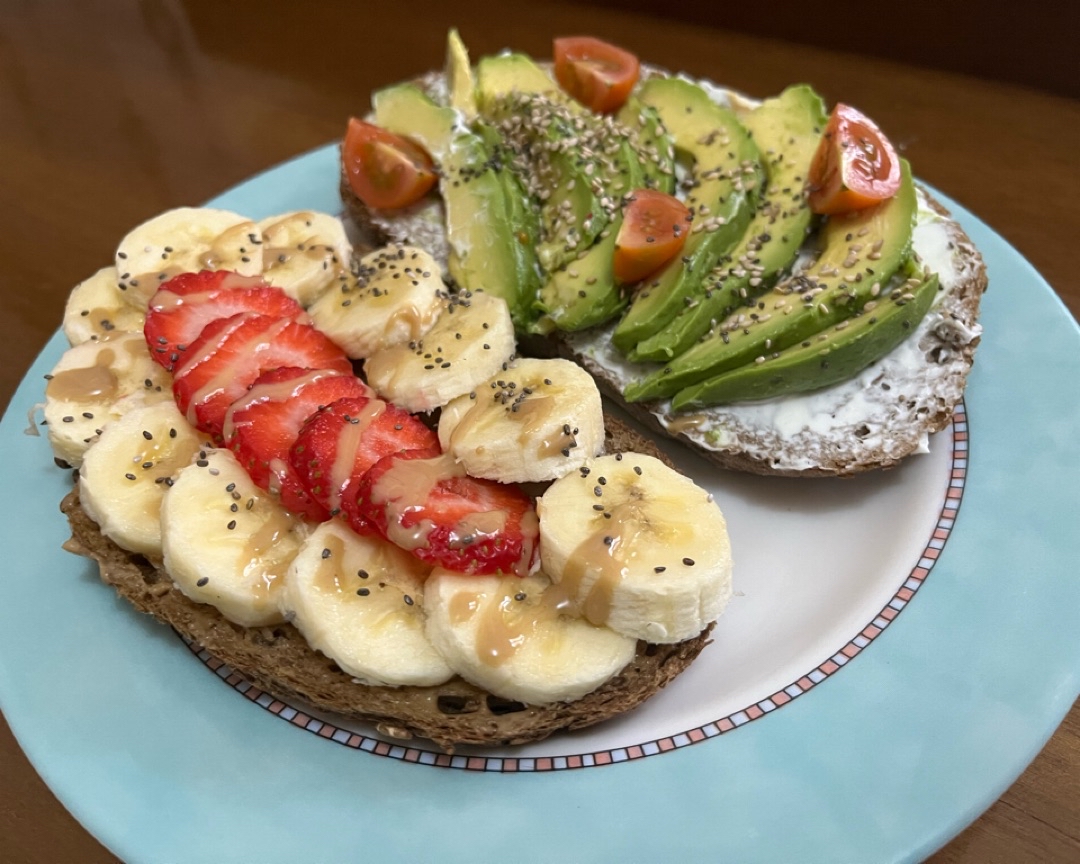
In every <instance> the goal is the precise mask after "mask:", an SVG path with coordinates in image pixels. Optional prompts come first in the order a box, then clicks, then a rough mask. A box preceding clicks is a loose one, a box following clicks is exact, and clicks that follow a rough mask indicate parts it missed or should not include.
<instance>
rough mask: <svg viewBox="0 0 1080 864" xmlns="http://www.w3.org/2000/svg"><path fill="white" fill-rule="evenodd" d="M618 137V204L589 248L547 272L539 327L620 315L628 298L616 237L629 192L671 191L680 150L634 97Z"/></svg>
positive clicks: (584, 325)
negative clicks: (617, 270)
mask: <svg viewBox="0 0 1080 864" xmlns="http://www.w3.org/2000/svg"><path fill="white" fill-rule="evenodd" d="M616 130H617V132H618V134H617V135H615V136H614V137H615V139H616V140H619V141H620V147H619V151H618V154H617V156H616V158H615V160H614V170H613V171H612V172H610V174H609V179H608V181H607V186H606V195H607V197H608V199H609V201H611V202H612V203H614V204H615V205H616V211H615V213H614V214H613V216H612V218H611V221H610V222H609V223H608V225H607V226H606V227H605V228H604V229H603V231H601V232H600V237H599V240H598V241H597V243H596V244H595V245H594V246H593V247H592V248H591V249H589V250H588V251H587V252H586V253H585V254H583V255H579V256H578V257H577V258H576V259H575V260H573V261H570V262H568V263H567V264H566V265H564V266H563V267H561V268H559V269H558V270H555V271H554V272H551V273H549V274H548V279H547V282H545V283H544V285H543V286H542V287H541V289H540V296H539V300H538V304H537V305H538V308H539V311H540V312H541V313H543V315H542V317H541V318H540V321H539V322H538V323H539V324H540V325H541V326H540V332H543V330H544V329H550V328H551V327H556V328H558V329H559V330H564V331H577V330H585V329H588V328H589V327H594V326H596V325H598V324H603V323H604V322H605V321H608V320H610V319H612V318H614V317H615V316H616V315H618V314H619V313H620V312H621V311H622V310H623V309H624V308H626V305H627V303H628V298H627V296H626V294H625V293H624V292H623V291H622V290H621V289H620V288H619V286H618V284H617V283H616V281H615V274H614V271H613V264H614V258H615V241H616V239H617V237H618V233H619V227H620V226H621V225H622V209H623V206H624V203H625V198H626V196H627V195H629V194H630V193H631V192H632V191H633V190H635V189H641V188H655V189H660V190H661V191H664V192H669V193H670V192H671V190H672V189H673V188H674V182H675V152H674V147H673V144H672V141H671V139H670V138H669V137H668V135H667V133H666V131H665V130H664V127H663V125H662V124H661V122H660V117H659V115H658V114H657V112H656V111H655V110H654V109H653V108H650V107H649V106H647V105H643V104H642V103H640V102H639V101H638V100H637V99H635V98H633V97H631V98H630V99H629V100H628V101H627V103H626V104H625V105H624V106H623V107H622V109H621V110H620V111H619V113H618V115H617V116H616Z"/></svg>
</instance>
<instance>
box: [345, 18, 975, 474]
mask: <svg viewBox="0 0 1080 864" xmlns="http://www.w3.org/2000/svg"><path fill="white" fill-rule="evenodd" d="M553 47H554V51H553V54H554V62H553V63H538V62H536V61H534V60H532V59H531V58H529V57H526V56H524V55H522V54H516V53H512V52H504V53H502V54H499V55H497V56H489V57H483V58H481V59H480V60H478V61H477V62H476V63H475V64H473V63H472V62H471V61H470V59H469V56H468V53H467V51H466V49H465V46H464V44H463V43H462V42H461V40H460V38H459V37H458V36H457V34H456V33H455V32H451V33H450V37H449V40H448V48H447V60H446V65H445V67H444V69H443V70H442V71H440V72H432V73H428V74H426V75H424V76H421V77H419V78H417V79H416V80H414V81H411V82H405V83H402V84H396V85H393V86H390V87H387V88H385V89H383V90H380V91H378V92H376V93H375V94H374V95H373V97H372V111H371V113H370V115H369V116H368V117H367V118H366V119H364V120H359V119H354V120H352V121H351V122H350V125H349V128H348V131H347V134H346V136H345V139H344V143H343V147H342V173H341V194H342V198H343V201H344V203H345V206H346V210H347V212H348V213H349V215H350V217H351V218H352V220H353V222H354V223H355V224H356V225H357V226H359V227H360V229H361V230H362V231H364V232H365V233H366V235H367V236H369V237H373V238H375V239H376V240H377V241H379V242H385V241H386V240H390V239H393V240H397V241H403V242H415V243H419V244H420V245H423V246H424V247H425V248H427V249H428V250H429V251H430V252H432V253H433V254H434V255H435V256H436V258H437V259H438V260H440V261H441V262H444V263H445V264H446V266H447V268H448V271H449V273H450V274H451V275H452V276H453V278H454V280H455V282H456V283H457V284H458V285H459V286H462V287H464V288H471V289H477V288H483V289H484V290H487V291H489V292H491V293H497V294H500V295H501V296H504V297H505V298H506V299H507V301H508V303H509V305H510V307H511V310H512V312H513V315H514V321H515V324H516V326H517V328H518V331H519V336H520V338H521V339H522V344H523V345H524V346H525V348H526V350H527V351H530V352H533V353H554V352H557V353H560V354H562V355H563V356H568V357H572V358H574V359H576V360H577V361H579V362H580V363H581V364H582V366H583V367H584V368H586V369H587V370H588V371H589V372H590V373H591V374H592V375H593V376H594V378H595V379H596V380H597V381H598V383H599V384H600V386H601V387H602V389H603V390H604V392H605V395H608V396H610V397H612V398H613V399H614V400H615V401H617V402H619V403H621V404H622V405H623V406H624V407H626V408H627V409H628V410H629V411H630V412H631V413H632V414H633V415H634V416H636V417H638V418H639V419H641V420H642V421H643V422H645V423H647V424H649V425H651V426H652V427H653V428H654V429H656V430H657V431H658V432H661V433H663V434H666V435H670V436H672V437H674V438H676V439H677V440H679V441H680V442H682V443H685V444H688V445H690V446H691V447H693V448H694V449H696V450H697V451H698V452H699V453H701V454H702V455H704V456H705V457H706V458H709V459H711V460H712V461H714V462H716V463H718V464H720V465H721V466H723V467H727V468H734V469H738V470H744V471H750V472H754V473H759V474H781V475H787V476H796V477H806V476H822V475H826V476H827V475H842V476H845V475H850V474H855V473H858V472H862V471H866V470H870V469H873V468H881V467H891V466H893V465H895V464H897V463H898V462H899V461H900V460H901V459H903V458H905V457H906V456H908V455H910V454H913V453H920V452H926V450H927V447H928V442H929V436H930V434H932V433H933V432H936V431H939V430H940V429H942V428H943V427H944V426H945V425H947V424H948V422H949V421H950V419H951V417H952V413H953V408H954V406H955V405H956V404H957V402H959V400H960V399H961V398H962V395H963V391H964V386H965V382H966V377H967V374H968V371H969V370H970V368H971V364H972V362H973V359H974V352H975V348H976V346H977V344H978V341H979V338H980V334H981V328H980V326H979V324H978V320H977V319H978V311H979V302H980V298H981V295H982V293H983V291H984V290H985V288H986V285H987V282H986V272H985V268H984V266H983V263H982V259H981V257H980V256H979V253H978V251H977V250H976V249H975V247H974V246H973V244H972V243H971V241H970V239H969V238H968V237H967V236H966V235H965V234H964V232H963V230H962V229H961V228H960V226H959V225H958V224H957V223H956V222H955V221H954V220H952V219H951V218H950V217H949V215H948V213H947V212H946V211H945V210H944V208H943V207H942V206H941V205H940V204H939V203H938V202H936V201H935V200H934V198H933V197H932V196H931V195H930V193H929V192H928V191H927V190H926V189H924V188H922V187H920V186H919V185H918V184H916V183H915V181H914V179H913V177H912V173H911V170H910V166H909V165H908V164H907V162H906V161H905V160H903V159H901V158H900V157H899V156H898V154H897V153H896V150H895V149H894V148H893V146H892V144H891V143H890V141H889V139H888V137H887V136H886V135H885V134H884V133H883V132H882V131H881V130H880V129H879V128H878V127H877V126H876V125H875V124H874V123H873V121H872V120H870V119H869V118H868V117H866V116H865V115H863V114H862V113H860V112H859V111H857V110H856V109H854V108H852V107H850V106H848V105H844V104H842V103H841V104H837V105H836V106H835V107H834V108H833V110H832V111H831V112H829V113H826V110H825V106H824V104H823V103H822V100H821V98H820V97H819V96H818V95H817V94H816V93H815V92H814V91H813V90H812V89H811V88H810V87H808V86H806V85H798V86H793V87H789V88H787V89H786V90H785V91H784V92H783V93H781V94H779V95H778V96H775V97H773V98H769V99H765V100H764V101H761V102H757V101H753V100H749V99H747V98H746V97H744V96H742V95H740V94H737V93H733V92H731V91H728V90H724V89H722V88H720V87H716V86H714V85H712V84H708V83H706V82H695V81H691V80H689V79H688V78H686V77H685V76H682V75H670V74H667V73H665V72H663V71H661V70H659V69H656V68H653V67H648V66H644V67H643V66H642V65H641V64H640V63H639V61H638V59H637V58H636V57H635V56H633V55H632V54H630V53H629V52H627V51H625V50H623V49H621V48H618V47H617V46H613V45H610V44H607V43H604V42H601V41H600V40H597V39H593V38H589V37H574V38H566V39H557V40H555V43H554V46H553Z"/></svg>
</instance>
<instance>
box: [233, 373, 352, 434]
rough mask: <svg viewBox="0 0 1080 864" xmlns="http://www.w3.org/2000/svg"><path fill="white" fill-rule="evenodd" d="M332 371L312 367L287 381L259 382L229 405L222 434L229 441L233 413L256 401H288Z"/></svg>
mask: <svg viewBox="0 0 1080 864" xmlns="http://www.w3.org/2000/svg"><path fill="white" fill-rule="evenodd" d="M330 374H337V373H331V372H329V371H328V370H326V369H312V370H310V371H309V372H308V373H307V374H305V375H300V376H298V377H296V378H289V379H287V380H285V381H273V382H268V383H263V384H258V385H257V386H255V387H252V388H251V389H250V390H248V391H247V393H245V394H244V395H243V396H241V397H240V398H239V399H237V400H236V401H235V402H233V403H232V404H231V405H230V406H229V410H228V411H226V412H225V420H224V422H223V423H222V435H223V436H224V438H225V440H226V441H228V440H229V438H230V437H232V433H233V431H234V427H233V414H234V412H236V411H241V410H243V409H244V408H248V407H250V406H251V405H254V404H255V403H256V402H286V401H288V400H289V399H290V398H292V397H293V396H295V395H296V391H297V390H299V389H300V388H301V387H305V386H307V385H308V384H310V383H312V382H313V381H318V380H319V379H320V378H324V377H326V376H327V375H330Z"/></svg>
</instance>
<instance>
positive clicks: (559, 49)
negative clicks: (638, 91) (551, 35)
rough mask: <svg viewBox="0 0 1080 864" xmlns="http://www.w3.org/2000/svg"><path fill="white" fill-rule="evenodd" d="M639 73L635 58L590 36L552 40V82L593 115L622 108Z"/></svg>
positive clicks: (639, 66)
mask: <svg viewBox="0 0 1080 864" xmlns="http://www.w3.org/2000/svg"><path fill="white" fill-rule="evenodd" d="M640 70H641V64H640V63H639V62H638V58H637V57H635V56H634V55H633V54H631V53H630V52H629V51H624V50H623V49H622V48H618V47H616V46H615V45H611V44H609V43H607V42H604V41H602V40H600V39H596V38H594V37H592V36H564V37H562V38H560V39H556V40H555V80H556V81H558V82H559V86H561V87H562V88H563V90H565V91H566V92H567V93H569V94H570V95H571V96H573V97H574V99H576V100H577V101H578V102H580V103H581V104H582V105H584V106H585V107H586V108H589V109H591V110H593V111H595V112H596V113H597V114H610V113H611V112H613V111H617V110H618V109H619V108H621V107H622V105H623V103H624V102H625V101H626V97H628V96H629V95H630V91H631V90H632V89H633V88H634V85H635V84H636V83H637V80H638V74H639V72H640Z"/></svg>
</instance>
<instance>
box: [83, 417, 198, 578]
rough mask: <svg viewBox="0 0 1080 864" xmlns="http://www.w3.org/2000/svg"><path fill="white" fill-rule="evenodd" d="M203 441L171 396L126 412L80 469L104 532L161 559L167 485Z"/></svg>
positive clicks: (88, 504)
mask: <svg viewBox="0 0 1080 864" xmlns="http://www.w3.org/2000/svg"><path fill="white" fill-rule="evenodd" d="M205 446H208V445H206V444H205V443H204V442H203V441H202V439H201V438H200V436H199V433H198V432H197V431H196V430H195V427H194V426H192V425H191V424H190V423H188V421H187V419H186V418H185V417H184V415H183V414H181V413H180V411H179V409H178V408H177V407H176V405H175V404H173V402H172V400H171V399H170V400H168V401H165V402H158V403H156V404H154V405H145V406H143V407H142V408H136V409H134V410H133V411H129V412H128V413H127V414H125V415H124V416H123V417H121V418H119V419H118V420H116V421H115V422H113V423H110V424H109V425H108V426H107V427H106V429H105V431H103V432H102V433H101V436H100V437H99V438H98V440H97V441H96V442H95V443H94V445H93V446H92V447H91V448H90V449H89V450H87V451H86V456H85V458H84V459H83V464H82V467H81V468H80V470H79V494H80V498H81V500H82V504H83V507H84V509H85V510H86V512H87V514H88V515H89V516H90V518H91V519H93V520H94V521H95V522H97V524H98V526H99V527H100V528H101V533H102V534H104V535H105V536H106V537H109V538H110V539H112V540H113V541H115V542H116V543H117V544H118V545H120V546H122V547H123V548H124V549H127V550H129V551H131V552H138V553H140V554H142V555H146V556H147V557H149V558H152V559H158V560H160V558H161V501H162V498H163V497H164V495H165V489H166V488H168V486H167V484H168V483H171V482H172V477H173V475H174V474H176V472H178V471H179V470H180V469H181V468H183V467H184V466H185V465H187V464H188V463H190V462H191V458H192V456H194V455H195V453H197V452H198V451H199V448H200V447H205Z"/></svg>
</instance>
